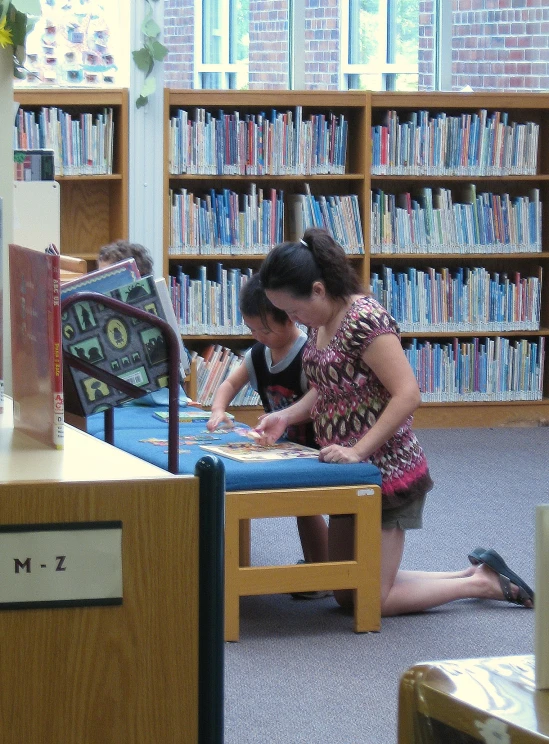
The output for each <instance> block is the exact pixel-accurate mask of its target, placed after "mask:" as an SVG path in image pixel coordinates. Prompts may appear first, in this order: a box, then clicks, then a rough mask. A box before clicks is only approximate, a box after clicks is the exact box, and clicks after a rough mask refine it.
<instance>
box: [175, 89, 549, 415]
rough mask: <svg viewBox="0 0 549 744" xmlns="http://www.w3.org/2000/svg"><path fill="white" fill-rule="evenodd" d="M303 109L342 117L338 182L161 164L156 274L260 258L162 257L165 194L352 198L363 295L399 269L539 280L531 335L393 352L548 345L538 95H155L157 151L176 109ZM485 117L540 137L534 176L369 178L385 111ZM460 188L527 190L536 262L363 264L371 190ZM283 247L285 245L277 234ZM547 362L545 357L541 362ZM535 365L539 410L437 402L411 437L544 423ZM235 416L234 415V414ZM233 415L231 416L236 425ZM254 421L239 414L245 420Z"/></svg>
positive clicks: (193, 345) (548, 150) (421, 336)
mask: <svg viewBox="0 0 549 744" xmlns="http://www.w3.org/2000/svg"><path fill="white" fill-rule="evenodd" d="M298 105H299V106H302V107H303V117H304V119H305V117H306V115H307V114H312V113H329V112H334V113H336V114H338V113H344V114H345V116H346V119H347V121H348V126H349V130H348V149H347V164H346V169H345V173H344V174H341V175H329V176H308V175H302V176H296V175H287V176H234V175H233V176H218V175H215V176H211V175H209V176H205V175H187V174H183V175H173V174H170V172H169V165H168V158H167V157H166V158H165V169H164V194H165V201H164V204H165V209H164V273H165V275H166V277H168V275H169V274H170V273H172V274H173V273H175V271H176V268H177V266H178V265H181V266H182V267H183V270H184V271H185V272H186V273H191V272H192V271H193V268H196V267H197V266H198V265H206V266H207V267H208V271H210V270H212V271H213V267H214V265H215V263H216V262H223V263H227V264H229V265H231V266H241V267H247V266H251V267H253V268H254V269H255V268H256V267H258V266H259V264H260V262H261V260H262V258H263V256H258V255H240V256H234V255H232V256H220V255H215V256H214V255H211V256H206V255H199V256H196V255H185V254H182V253H177V254H173V253H171V252H170V245H169V242H170V238H169V236H170V200H169V198H168V194H169V192H170V189H178V188H186V189H188V190H189V191H192V192H193V193H196V194H200V193H204V192H206V191H207V190H208V189H209V188H212V187H214V188H216V189H218V188H229V189H232V190H235V191H238V192H240V193H247V189H248V187H249V185H250V183H256V184H257V186H258V187H261V186H264V187H265V188H266V187H267V186H268V187H269V188H276V189H282V190H283V191H284V200H285V204H286V203H287V202H288V201H289V197H290V196H291V195H292V194H297V193H303V188H304V184H305V183H307V184H309V186H310V189H311V193H313V194H314V195H317V196H318V195H321V194H324V195H333V194H339V195H345V194H356V195H357V196H358V201H359V209H360V213H361V218H362V229H363V235H364V241H365V254H364V255H363V256H352V259H353V262H354V265H355V267H356V270H357V272H358V273H359V275H360V276H361V278H362V280H363V283H364V285H365V287H369V285H370V276H371V273H372V272H374V271H379V269H380V267H382V266H383V265H386V266H390V267H392V269H393V270H394V271H404V270H405V269H406V268H408V267H415V268H416V269H426V268H428V267H434V268H435V269H439V268H440V267H446V268H449V269H456V268H459V267H470V268H472V267H484V268H485V269H486V270H487V271H489V272H501V273H504V272H506V273H509V274H511V273H512V272H515V271H519V272H521V275H522V276H540V275H541V276H542V289H541V324H540V329H539V330H529V331H516V330H505V329H502V330H498V331H497V332H494V331H490V332H488V331H481V330H479V331H478V332H477V331H476V330H475V329H471V330H468V331H467V332H462V331H459V332H444V333H442V332H440V331H438V332H434V331H433V332H421V333H419V332H414V331H412V332H406V333H403V343H406V342H408V341H409V339H410V338H417V339H418V340H429V341H432V342H435V341H441V342H444V341H448V340H449V339H450V338H457V339H459V340H460V341H466V340H467V339H471V338H473V337H476V338H479V339H480V340H482V339H485V338H494V337H496V336H497V337H501V338H509V339H516V338H524V339H527V340H528V341H535V340H537V339H539V338H541V337H546V336H548V335H549V276H548V269H549V266H548V265H547V264H548V259H549V250H548V248H547V240H546V237H545V236H546V234H547V231H546V229H545V225H547V224H549V147H547V145H546V143H547V142H548V141H549V102H548V100H547V97H546V96H545V95H542V94H535V93H524V94H521V93H519V94H512V95H509V94H504V93H502V94H499V93H482V94H481V93H464V94H456V93H452V94H445V93H396V92H395V93H388V92H384V93H371V92H360V91H352V92H343V91H342V92H331V91H268V90H266V91H195V90H189V91H187V90H166V91H165V109H164V111H165V115H164V122H165V149H166V153H167V152H168V145H169V122H170V117H171V116H173V115H174V114H175V112H176V111H177V110H178V109H186V110H187V111H189V112H191V111H193V110H194V109H195V108H203V109H206V110H207V111H210V112H212V114H216V113H217V112H218V111H219V110H220V109H222V110H223V111H224V112H225V113H232V112H234V111H239V112H240V114H241V115H245V114H246V113H254V112H258V111H265V112H269V111H270V110H271V109H276V110H277V111H285V110H292V109H294V108H295V107H296V106H298ZM481 109H486V110H487V111H488V112H489V113H491V112H494V111H501V112H507V113H508V115H509V121H510V122H511V121H515V122H519V123H524V122H535V123H536V124H538V125H539V127H540V133H539V146H538V158H537V172H536V173H535V174H531V175H516V174H515V175H510V176H505V177H502V176H499V175H498V176H487V175H482V176H470V175H464V176H456V175H438V176H431V175H372V173H371V166H372V145H371V143H372V132H371V126H372V125H374V124H381V123H383V122H384V119H385V116H386V113H387V112H388V111H389V110H395V111H397V113H398V114H399V115H400V116H402V117H403V119H405V118H406V116H407V115H408V114H409V113H411V112H414V111H420V110H427V111H429V113H430V114H432V115H436V114H437V113H438V112H446V113H447V114H448V115H458V114H461V113H475V112H478V111H479V110H481ZM467 183H474V184H475V185H476V188H477V193H480V192H492V193H494V194H504V193H508V194H510V195H511V196H517V195H526V194H528V193H529V191H530V190H531V189H539V192H540V202H541V205H542V240H543V247H542V252H532V253H498V254H496V253H446V252H444V253H442V252H441V253H439V254H433V253H430V254H427V253H425V254H405V255H404V254H399V253H392V254H372V253H371V250H370V249H371V246H370V244H369V242H370V226H371V225H370V222H371V219H370V218H371V203H370V197H371V193H372V189H382V190H384V191H386V192H392V193H395V194H400V193H405V192H413V191H414V190H415V189H417V188H420V187H422V186H425V187H430V188H433V189H434V188H438V187H441V188H445V189H448V190H450V191H452V193H455V194H456V201H459V198H458V195H459V192H460V189H461V188H462V187H463V186H464V185H465V184H467ZM284 237H285V239H290V238H291V237H293V236H291V235H290V234H289V232H288V227H287V225H285V236H284ZM251 342H252V339H251V337H246V336H231V335H223V336H218V335H216V336H207V335H201V336H198V335H197V336H193V335H186V336H185V343H186V344H187V346H188V347H189V348H190V349H197V350H200V349H203V348H204V347H205V346H206V345H207V344H209V343H220V344H223V345H227V346H230V347H231V348H236V349H242V348H245V347H247V346H248V345H250V344H251ZM548 356H549V355H548V354H547V352H546V359H547V357H548ZM548 364H549V362H547V361H546V362H545V376H544V380H545V381H544V392H543V398H542V399H541V400H523V401H507V402H505V401H487V402H464V401H457V402H446V403H424V404H423V405H422V406H421V408H420V409H419V410H418V411H417V412H416V416H415V422H416V425H417V426H418V427H422V426H424V427H425V426H426V427H457V426H504V425H535V424H539V425H542V424H545V423H546V422H548V421H549V375H548V374H547V366H548ZM242 413H244V411H242ZM239 414H240V411H239V410H238V411H237V415H239ZM253 415H255V411H254V410H253V409H252V410H251V411H250V410H249V409H248V410H247V411H246V418H247V419H249V418H250V417H251V416H253Z"/></svg>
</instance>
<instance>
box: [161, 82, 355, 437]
mask: <svg viewBox="0 0 549 744" xmlns="http://www.w3.org/2000/svg"><path fill="white" fill-rule="evenodd" d="M365 100H366V99H365V96H364V94H363V93H361V92H358V91H351V92H345V93H343V92H338V93H335V94H334V93H332V92H327V91H269V90H262V91H216V90H172V89H166V90H165V96H164V123H165V139H164V144H165V152H166V153H168V152H169V135H170V131H169V130H170V126H169V124H170V118H171V117H172V116H174V115H175V114H176V112H177V111H178V110H179V109H184V110H186V111H188V112H189V113H192V112H193V111H194V110H195V109H197V108H200V109H205V110H206V111H209V112H211V113H212V115H216V114H217V113H218V112H219V110H220V109H222V110H223V111H224V113H225V114H230V113H233V112H235V111H238V112H239V114H240V115H241V117H243V116H245V115H246V114H256V113H259V112H265V115H266V116H267V117H269V115H270V112H271V111H272V110H276V111H277V112H286V111H294V110H295V108H296V107H297V106H302V107H303V120H305V119H306V118H308V117H309V116H310V115H312V114H319V113H325V114H329V113H334V114H335V115H336V116H338V115H341V114H343V115H344V116H345V118H346V120H347V121H348V127H349V131H348V145H347V164H346V168H345V173H342V174H329V175H328V174H324V175H319V174H316V175H295V174H291V175H246V176H242V175H238V176H237V175H220V176H219V175H215V176H211V175H191V174H182V175H174V174H171V173H170V169H169V162H168V157H167V156H166V157H165V159H164V162H165V166H164V194H165V202H164V203H165V210H164V273H165V275H166V277H168V275H169V274H170V273H172V274H173V273H175V270H176V267H177V265H181V266H182V268H183V271H185V273H187V274H190V275H192V274H193V271H194V270H195V269H196V267H197V266H198V265H206V266H207V267H208V272H210V271H211V272H213V270H214V267H215V265H216V263H218V262H221V263H223V265H224V266H227V267H241V268H248V267H251V268H252V269H253V270H254V271H255V270H256V269H258V268H259V266H260V264H261V261H262V260H263V258H264V255H254V254H243V255H237V256H235V255H198V256H197V255H185V254H181V253H177V254H174V253H172V252H171V251H170V220H171V215H170V200H169V198H168V195H169V193H170V189H172V190H175V189H180V188H186V189H188V190H189V191H191V192H192V193H193V194H195V195H197V196H198V195H201V194H203V193H205V192H207V191H208V189H210V188H212V187H214V188H215V189H222V188H227V189H230V190H232V191H236V192H238V193H239V194H246V193H248V190H249V188H250V185H251V184H252V183H253V184H256V186H257V188H258V189H259V188H263V189H265V190H267V189H271V188H273V189H277V190H282V191H283V192H284V209H285V220H284V237H283V239H285V240H288V239H290V238H291V237H292V235H291V234H290V228H289V220H288V219H287V215H288V209H289V201H290V197H291V196H292V195H293V194H302V193H305V191H304V184H305V183H307V184H309V187H310V190H311V194H313V195H315V196H318V195H341V196H345V195H348V194H356V195H357V198H358V202H359V209H360V212H361V213H362V214H363V213H364V211H365V210H366V208H367V205H369V194H368V191H367V179H366V163H367V157H366V153H365V149H364V148H363V147H360V148H355V147H353V143H354V142H356V141H359V142H366V140H367V136H368V127H369V121H368V110H367V107H366V106H365ZM368 208H369V206H368ZM353 260H354V261H355V262H356V265H357V267H358V270H359V272H360V273H362V272H363V271H364V256H363V255H358V256H353ZM209 278H212V277H209ZM184 339H185V344H186V345H187V346H188V347H189V348H190V349H196V350H197V351H199V353H200V352H201V350H203V349H204V348H205V347H206V346H207V345H209V344H211V343H217V344H222V345H224V346H228V347H230V348H232V349H235V350H238V349H244V348H247V347H249V346H250V345H251V343H253V339H252V337H251V336H248V335H238V336H234V335H232V334H223V335H212V336H207V335H206V336H205V335H204V334H200V335H185V336H184ZM260 411H261V409H260V408H259V407H257V408H255V407H249V406H244V407H239V408H237V410H236V412H235V413H236V415H237V416H238V417H239V418H240V420H245V421H248V422H250V423H255V421H256V420H257V415H258V413H259V412H260Z"/></svg>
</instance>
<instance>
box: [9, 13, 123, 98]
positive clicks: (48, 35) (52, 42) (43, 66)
mask: <svg viewBox="0 0 549 744" xmlns="http://www.w3.org/2000/svg"><path fill="white" fill-rule="evenodd" d="M41 5H42V15H41V17H40V18H39V19H38V21H37V23H36V25H35V27H34V29H33V30H32V32H31V33H30V34H29V35H28V37H27V42H26V48H27V59H26V62H25V68H26V70H27V78H26V80H25V81H20V82H19V83H17V84H16V87H18V86H20V85H23V86H25V85H32V86H36V85H41V84H46V85H61V86H62V85H70V86H79V85H82V86H87V85H98V86H101V87H110V86H114V85H117V86H120V85H123V84H124V81H121V80H120V55H121V51H120V50H121V44H120V30H121V28H122V24H121V22H120V12H119V8H118V6H119V3H118V2H117V3H112V2H110V3H109V2H107V1H106V0H46V1H44V0H42V3H41Z"/></svg>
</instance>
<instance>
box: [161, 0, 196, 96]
mask: <svg viewBox="0 0 549 744" xmlns="http://www.w3.org/2000/svg"><path fill="white" fill-rule="evenodd" d="M164 44H165V46H167V47H168V49H169V54H168V55H167V56H166V58H165V60H164V84H165V86H166V87H167V88H192V87H193V64H194V61H193V58H194V0H164Z"/></svg>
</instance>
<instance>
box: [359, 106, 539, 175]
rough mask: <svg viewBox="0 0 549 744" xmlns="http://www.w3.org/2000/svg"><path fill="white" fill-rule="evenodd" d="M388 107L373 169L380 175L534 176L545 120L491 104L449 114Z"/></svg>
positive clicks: (376, 133) (376, 135)
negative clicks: (513, 117)
mask: <svg viewBox="0 0 549 744" xmlns="http://www.w3.org/2000/svg"><path fill="white" fill-rule="evenodd" d="M406 116H407V119H406V120H405V121H401V119H400V117H399V114H398V113H397V112H396V111H388V112H387V114H386V122H385V123H384V124H380V125H375V126H373V127H372V173H374V174H379V175H457V176H499V175H502V176H504V175H519V174H520V175H534V174H535V173H536V169H537V153H538V139H539V124H537V123H535V122H531V121H529V122H525V123H518V122H515V121H512V122H510V121H509V115H508V114H507V113H506V112H501V111H494V112H492V113H490V114H488V112H487V110H486V109H481V110H480V111H479V112H478V113H462V114H459V115H457V116H449V115H448V114H446V113H445V112H439V113H437V114H435V115H433V116H431V115H430V113H429V111H425V110H422V111H412V112H410V113H409V114H407V115H406Z"/></svg>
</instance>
